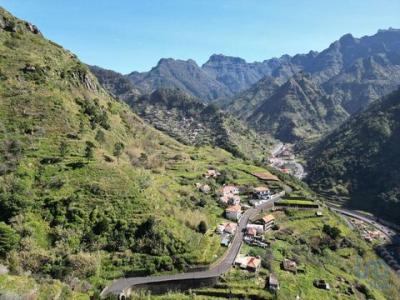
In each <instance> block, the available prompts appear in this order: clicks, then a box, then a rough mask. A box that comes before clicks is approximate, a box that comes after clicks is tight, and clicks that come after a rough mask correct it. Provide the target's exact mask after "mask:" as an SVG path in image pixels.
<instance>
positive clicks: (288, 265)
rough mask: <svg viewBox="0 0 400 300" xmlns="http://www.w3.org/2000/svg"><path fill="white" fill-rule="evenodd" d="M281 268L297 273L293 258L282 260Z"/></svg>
mask: <svg viewBox="0 0 400 300" xmlns="http://www.w3.org/2000/svg"><path fill="white" fill-rule="evenodd" d="M282 269H284V270H285V271H289V272H292V273H295V274H296V273H297V263H296V262H295V261H293V260H290V259H286V258H285V259H284V260H283V261H282Z"/></svg>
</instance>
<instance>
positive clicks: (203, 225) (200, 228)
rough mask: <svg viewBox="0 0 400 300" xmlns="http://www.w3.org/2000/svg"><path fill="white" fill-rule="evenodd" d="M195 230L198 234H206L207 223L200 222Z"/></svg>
mask: <svg viewBox="0 0 400 300" xmlns="http://www.w3.org/2000/svg"><path fill="white" fill-rule="evenodd" d="M197 230H198V231H199V232H200V233H202V234H205V233H206V232H207V223H206V222H204V221H203V220H201V221H200V223H199V225H198V226H197Z"/></svg>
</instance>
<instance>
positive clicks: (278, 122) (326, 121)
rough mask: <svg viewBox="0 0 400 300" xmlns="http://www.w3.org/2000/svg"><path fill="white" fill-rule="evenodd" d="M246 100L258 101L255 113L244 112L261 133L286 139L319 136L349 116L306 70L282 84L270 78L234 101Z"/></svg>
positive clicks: (248, 120)
mask: <svg viewBox="0 0 400 300" xmlns="http://www.w3.org/2000/svg"><path fill="white" fill-rule="evenodd" d="M271 87H272V88H271ZM242 99H245V100H246V99H250V103H252V102H251V101H252V100H253V101H254V99H256V100H257V101H256V103H255V105H254V109H253V111H252V112H251V114H250V113H249V112H248V113H247V115H244V116H245V117H246V120H247V122H248V123H249V124H251V125H252V127H253V128H255V129H256V130H257V131H258V132H267V133H268V134H270V135H272V136H273V137H276V138H277V139H279V140H281V141H284V142H293V141H298V140H300V139H302V138H304V137H308V138H309V137H311V136H313V135H318V134H320V133H322V132H324V131H327V130H329V129H331V128H332V127H334V126H337V125H338V124H340V123H341V122H343V121H344V120H345V119H346V118H347V116H348V115H347V113H346V112H345V111H344V110H343V109H342V108H341V107H340V105H338V104H337V103H335V101H334V99H332V98H331V97H329V96H328V95H327V94H326V93H325V92H324V91H323V90H322V89H321V87H320V86H318V85H317V84H316V83H315V82H314V81H313V79H312V78H311V76H310V75H309V74H306V73H302V72H300V73H298V74H296V75H295V76H293V77H291V78H290V79H289V80H288V81H287V82H286V83H284V84H283V85H281V86H279V85H278V84H277V83H276V81H275V80H273V79H272V80H271V79H269V78H268V79H267V80H266V81H262V82H261V84H257V85H256V86H255V87H254V89H250V91H249V94H247V93H244V94H242V96H241V97H240V98H239V99H238V100H237V101H236V102H234V103H238V101H239V102H240V101H242V102H243V100H242ZM257 102H258V104H257ZM251 106H253V104H252V105H251ZM251 106H250V107H251Z"/></svg>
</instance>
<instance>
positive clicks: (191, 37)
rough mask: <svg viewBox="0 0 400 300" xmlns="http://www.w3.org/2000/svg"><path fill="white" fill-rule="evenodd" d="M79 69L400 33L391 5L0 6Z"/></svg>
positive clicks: (98, 1)
mask: <svg viewBox="0 0 400 300" xmlns="http://www.w3.org/2000/svg"><path fill="white" fill-rule="evenodd" d="M0 6H2V7H4V8H5V9H7V10H9V11H10V12H11V13H13V14H14V15H16V16H17V17H19V18H22V19H25V20H28V21H30V22H32V23H33V24H35V25H37V26H38V27H39V29H40V30H41V31H42V33H43V34H44V35H45V36H46V37H47V38H49V39H51V40H53V41H55V42H56V43H58V44H61V45H63V46H64V47H65V48H67V49H69V50H71V51H72V52H74V53H76V54H77V55H78V56H79V58H80V59H81V60H83V61H84V62H85V63H88V64H92V65H98V66H101V67H104V68H108V69H112V70H115V71H118V72H121V73H124V74H126V73H129V72H132V71H147V70H149V69H151V67H153V66H155V65H156V64H157V62H158V61H159V59H160V58H177V59H190V58H191V59H194V60H195V61H196V62H197V63H198V64H199V65H201V64H203V63H204V62H206V61H207V59H208V58H209V56H211V55H212V54H214V53H217V54H224V55H230V56H239V57H242V58H244V59H246V61H248V62H252V61H262V60H264V59H268V58H271V57H279V56H281V55H283V54H289V55H294V54H297V53H307V52H308V51H309V50H317V51H320V50H323V49H324V48H326V47H328V46H329V44H330V43H332V42H333V41H335V40H337V39H339V38H340V36H342V35H344V34H346V33H351V34H353V35H354V36H355V37H360V36H364V35H372V34H374V33H376V32H377V30H378V29H386V28H389V27H393V28H400V1H399V0H115V1H110V0H68V1H66V0H65V1H63V0H0Z"/></svg>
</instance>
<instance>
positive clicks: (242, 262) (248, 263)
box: [235, 256, 261, 272]
mask: <svg viewBox="0 0 400 300" xmlns="http://www.w3.org/2000/svg"><path fill="white" fill-rule="evenodd" d="M235 265H236V266H238V267H240V268H241V269H243V270H248V271H250V272H257V271H258V270H259V269H260V267H261V258H260V257H258V256H257V257H254V256H238V257H237V258H236V260H235Z"/></svg>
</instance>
